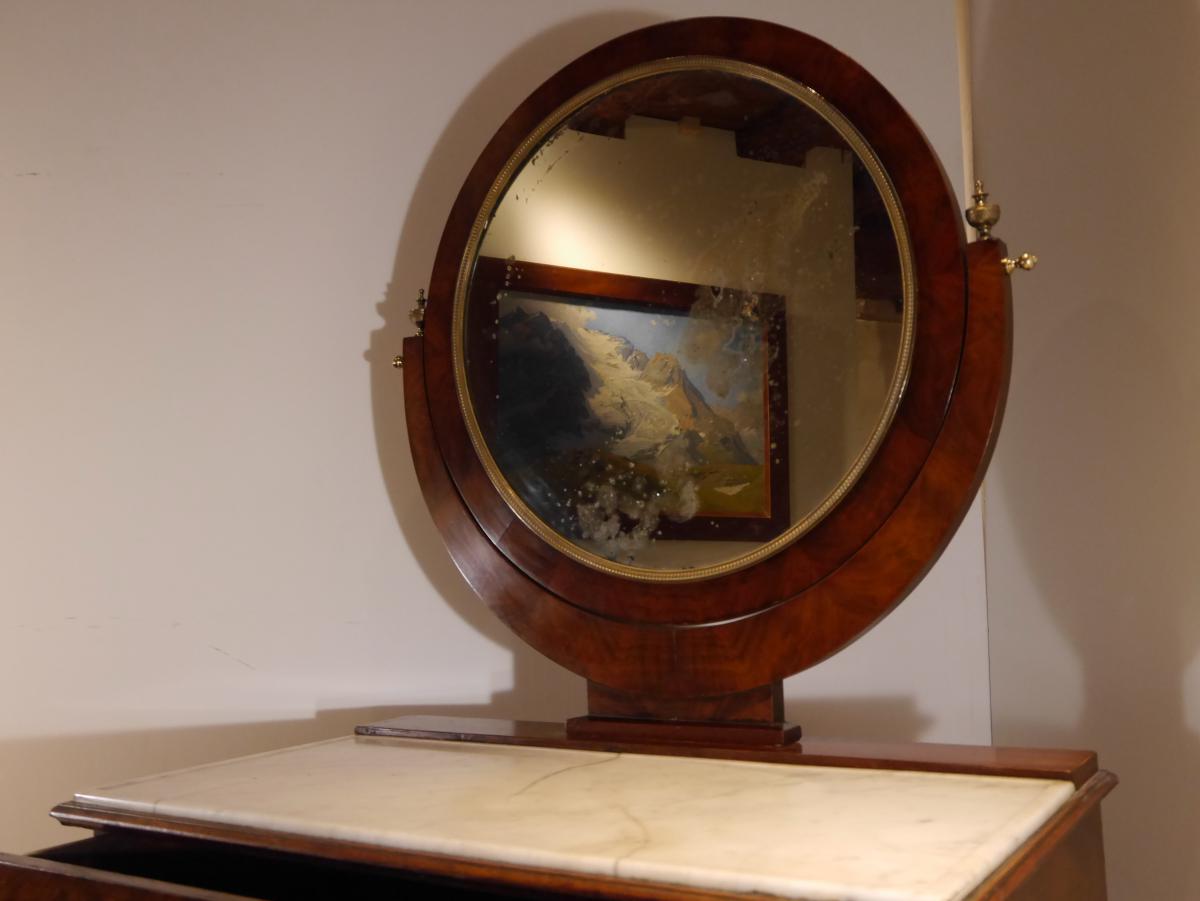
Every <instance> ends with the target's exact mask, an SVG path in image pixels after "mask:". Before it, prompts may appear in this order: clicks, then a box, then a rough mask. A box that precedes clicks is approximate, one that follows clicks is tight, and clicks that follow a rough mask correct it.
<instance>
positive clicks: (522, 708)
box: [364, 10, 931, 741]
mask: <svg viewBox="0 0 1200 901" xmlns="http://www.w3.org/2000/svg"><path fill="white" fill-rule="evenodd" d="M666 18H667V17H665V16H661V15H658V14H653V13H648V12H646V11H636V10H625V11H613V12H607V13H603V14H596V15H589V16H583V17H580V18H578V19H573V20H571V21H569V22H566V23H563V24H561V25H557V26H554V27H552V28H550V29H549V30H547V31H545V32H543V33H542V34H540V35H538V36H536V37H534V38H532V39H530V40H529V41H527V42H526V43H525V44H523V45H521V46H520V47H518V48H517V49H515V50H513V51H512V52H511V53H509V54H508V55H507V56H505V57H504V59H502V60H501V61H500V62H499V63H497V64H496V66H495V67H494V68H493V69H492V70H491V71H490V72H489V73H488V75H487V76H486V77H485V78H483V79H482V80H481V82H480V83H479V85H478V86H477V87H476V88H475V89H474V90H473V91H472V92H471V94H470V95H469V96H468V97H467V98H466V99H465V100H464V101H463V102H462V104H461V105H460V106H459V108H458V109H457V110H456V111H455V113H454V115H453V116H452V117H451V119H450V122H449V124H448V125H447V126H446V129H445V131H444V132H443V133H442V134H441V136H440V137H439V138H438V140H437V142H436V144H435V145H434V148H433V151H432V153H431V154H430V157H429V160H428V161H427V163H426V164H425V167H424V169H423V170H422V172H421V175H420V178H419V179H418V182H417V187H416V190H415V191H414V193H413V197H412V201H411V203H410V205H409V208H408V213H407V216H406V217H405V220H404V224H403V226H402V228H401V233H400V238H399V241H398V243H397V248H396V258H395V264H394V266H393V273H392V280H391V282H390V284H389V285H388V288H387V293H386V297H385V299H384V301H383V302H382V303H380V304H379V305H378V311H379V314H380V316H381V318H382V319H383V326H382V327H381V328H379V329H377V330H376V331H374V332H373V333H372V334H371V339H370V348H369V350H368V351H367V352H366V353H365V355H364V356H365V358H366V359H367V361H368V362H369V364H370V367H371V397H372V410H373V416H374V423H375V435H376V444H377V448H378V453H379V463H380V468H381V470H382V472H383V476H384V481H385V483H386V485H387V490H388V494H389V497H390V500H391V503H392V508H393V510H394V511H395V515H396V520H397V522H398V523H399V525H400V528H401V530H402V532H403V534H404V538H405V540H406V541H407V542H408V544H409V546H410V547H411V548H412V551H413V555H414V556H415V558H416V559H417V561H418V562H419V564H420V566H421V568H422V570H423V572H424V573H425V575H426V577H427V578H428V579H429V581H430V583H431V584H432V585H433V586H434V587H435V588H436V590H437V592H438V594H439V595H440V596H441V597H442V598H443V599H444V600H445V601H446V603H448V604H449V605H450V607H451V608H452V609H453V610H454V611H455V612H456V613H457V614H458V615H459V616H460V617H461V618H462V619H463V621H464V622H466V623H467V624H468V625H470V626H471V627H472V628H473V629H475V630H476V631H478V632H479V633H480V634H482V635H484V636H486V637H487V638H489V639H490V640H492V641H494V642H495V643H496V644H498V645H500V646H502V647H504V648H506V649H508V650H509V651H511V652H512V655H513V683H512V684H513V688H512V689H511V691H510V692H507V693H505V694H504V695H503V696H496V697H494V698H493V704H492V705H491V706H490V707H485V708H481V713H482V714H488V715H492V716H505V717H507V716H513V717H517V718H523V719H545V720H562V719H565V718H566V717H568V716H573V715H576V714H579V713H582V712H584V709H585V707H586V701H585V697H584V686H583V681H582V680H581V679H579V678H577V677H575V676H573V675H571V674H569V673H568V672H567V671H566V670H564V669H562V668H561V667H559V666H558V665H557V664H555V663H553V662H551V661H549V660H548V659H546V658H545V657H543V656H542V655H541V654H539V653H538V652H536V651H534V650H533V649H532V648H530V647H529V646H528V645H526V644H525V643H524V642H522V641H521V640H520V639H519V638H517V636H516V635H515V634H513V633H512V632H510V631H509V630H508V628H507V627H506V626H504V625H503V624H502V623H501V622H500V621H499V620H498V619H497V618H496V617H495V616H494V615H493V614H492V613H491V611H490V610H489V609H488V608H487V606H486V605H485V604H484V603H483V602H482V601H481V600H480V599H479V598H477V597H476V596H475V594H474V593H473V592H472V590H471V589H470V587H469V586H468V585H467V583H466V581H465V580H464V579H463V578H462V576H461V575H460V574H459V573H458V571H457V570H456V569H455V567H454V564H453V562H452V561H451V559H450V557H449V555H448V554H447V552H446V549H445V546H444V545H443V543H442V540H441V536H440V534H439V533H438V532H437V530H436V529H435V528H434V527H433V524H432V520H431V518H430V516H429V513H428V511H427V509H426V507H425V503H424V499H423V498H422V497H421V493H420V489H419V486H418V485H417V483H416V479H415V476H414V472H413V464H412V459H411V456H410V452H409V446H408V439H407V433H406V430H405V423H404V409H403V393H402V386H401V376H400V374H399V373H398V372H397V371H396V370H395V369H394V368H393V367H392V358H393V357H394V356H395V355H396V354H397V353H399V352H400V349H401V346H402V343H403V338H404V337H405V336H406V335H410V334H412V333H413V327H412V324H411V323H410V322H409V319H408V314H409V311H410V310H411V309H412V307H413V305H414V300H415V297H416V292H417V288H419V287H421V286H424V285H426V284H427V281H426V280H427V278H428V274H429V272H430V271H431V270H432V266H433V259H434V255H435V251H436V249H437V243H438V240H439V238H440V236H441V229H442V227H443V225H444V223H445V220H446V216H447V214H448V213H449V211H450V207H451V205H452V204H453V202H454V199H455V197H456V195H457V193H458V190H459V188H460V186H461V184H462V182H463V180H464V179H465V178H466V176H467V173H468V172H469V171H470V169H471V166H472V165H473V164H474V162H475V159H476V157H477V155H478V154H479V152H481V151H482V150H483V147H484V145H485V144H486V143H487V142H488V141H489V140H490V139H491V137H492V135H493V133H494V132H495V130H496V129H497V128H498V127H499V126H500V124H501V123H502V122H503V121H504V118H505V117H506V116H507V115H508V113H509V112H510V111H512V110H514V109H515V108H516V107H517V105H518V104H519V103H520V102H521V101H522V100H524V99H525V97H526V96H527V95H528V94H529V93H530V92H531V91H532V90H533V89H534V88H536V87H537V86H538V85H539V84H541V83H542V82H543V81H544V80H545V79H546V78H548V77H549V76H550V75H552V74H553V73H554V72H555V71H557V70H558V69H559V68H561V67H562V66H564V65H566V64H567V63H569V62H570V61H571V60H573V59H574V58H575V57H577V56H579V55H580V54H582V53H584V52H586V51H588V50H590V49H592V48H593V47H595V46H597V45H598V44H600V43H602V42H604V41H605V40H608V39H609V38H612V37H616V36H618V35H620V34H623V33H625V32H628V31H632V30H634V29H637V28H643V27H646V26H648V25H652V24H655V23H656V22H660V21H665V20H666ZM450 300H451V299H450V298H433V299H432V301H431V302H432V303H448V302H450ZM509 711H511V713H510V712H509ZM429 712H437V711H436V710H430V711H429ZM443 712H445V711H443ZM459 712H461V710H460V709H459ZM789 716H794V717H796V718H797V721H799V722H800V723H801V724H802V725H803V726H805V728H806V729H807V734H810V735H816V734H819V735H821V736H825V737H838V738H851V739H864V740H870V739H875V740H888V741H910V740H916V738H917V737H919V736H920V735H921V733H922V732H923V731H924V730H926V729H927V728H928V727H929V725H930V723H931V720H930V718H928V717H927V716H925V715H923V714H921V713H920V712H919V711H918V710H917V708H916V705H915V702H914V700H913V699H912V698H911V697H904V696H901V697H894V698H863V699H855V698H849V699H834V700H822V699H804V700H803V701H797V702H795V703H794V704H792V703H789Z"/></svg>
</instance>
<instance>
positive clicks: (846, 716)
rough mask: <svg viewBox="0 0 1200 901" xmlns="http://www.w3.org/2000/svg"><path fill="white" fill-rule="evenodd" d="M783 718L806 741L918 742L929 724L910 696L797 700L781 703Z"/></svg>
mask: <svg viewBox="0 0 1200 901" xmlns="http://www.w3.org/2000/svg"><path fill="white" fill-rule="evenodd" d="M784 706H785V713H784V716H785V719H787V721H788V722H789V723H793V724H795V725H797V726H799V727H800V728H801V730H802V732H803V734H804V735H806V736H808V737H809V738H815V737H820V738H840V739H847V740H852V741H881V742H907V741H919V740H920V738H921V735H922V734H924V732H925V731H926V730H927V729H928V728H929V727H930V726H932V725H933V723H934V720H933V718H932V717H930V716H928V715H927V714H924V713H922V712H921V710H920V708H919V707H918V706H917V703H916V700H915V699H914V698H913V697H911V696H910V695H890V696H885V697H876V698H855V697H842V698H808V697H805V698H797V699H795V700H787V701H785V702H784Z"/></svg>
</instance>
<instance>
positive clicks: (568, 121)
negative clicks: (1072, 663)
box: [0, 18, 1116, 901]
mask: <svg viewBox="0 0 1200 901" xmlns="http://www.w3.org/2000/svg"><path fill="white" fill-rule="evenodd" d="M959 206H960V204H959V203H958V202H957V201H956V199H955V196H954V193H953V192H952V191H951V190H950V188H949V187H948V184H947V180H946V177H945V173H944V172H943V170H942V168H941V165H940V163H939V162H938V160H937V158H936V156H935V155H934V153H933V151H932V150H931V148H930V147H929V145H928V143H927V142H926V140H925V138H924V137H923V135H922V134H921V132H920V129H919V128H918V127H917V125H916V124H915V123H914V122H913V121H912V119H911V118H910V117H909V116H908V115H907V114H906V113H905V112H904V110H903V109H902V108H901V107H900V106H899V104H898V103H897V102H896V101H895V99H894V98H892V96H891V95H890V94H889V93H888V92H887V91H886V89H885V88H884V87H883V86H882V85H880V84H879V83H878V82H877V81H876V80H875V79H874V78H872V77H871V76H870V75H869V74H868V73H867V72H866V71H865V70H863V69H862V68H861V67H860V66H859V65H858V64H857V63H855V62H854V61H853V60H850V59H848V58H847V57H845V56H844V55H842V54H841V53H839V52H838V51H837V50H835V49H833V48H832V47H829V46H828V45H826V44H824V43H822V42H820V41H818V40H816V39H814V38H811V37H809V36H807V35H803V34H800V33H798V32H795V31H792V30H790V29H787V28H783V27H781V26H778V25H772V24H768V23H763V22H757V21H752V20H748V19H728V18H707V19H691V20H684V21H678V22H671V23H667V24H663V25H656V26H652V27H650V28H646V29H642V30H639V31H636V32H633V33H631V34H628V35H625V36H623V37H620V38H617V39H615V40H613V41H610V42H609V43H607V44H605V45H604V46H602V47H599V48H597V49H596V50H593V51H591V52H589V53H587V54H585V55H583V56H582V57H580V58H579V59H577V60H576V61H575V62H573V63H571V64H570V65H568V66H567V67H566V68H564V69H563V70H561V71H560V72H558V73H557V74H555V75H554V76H553V77H551V78H550V79H549V80H548V81H547V82H546V83H545V84H543V85H542V86H541V87H539V88H538V89H537V90H536V91H535V92H534V93H533V94H532V95H531V96H530V97H529V98H528V99H527V100H526V101H525V102H524V103H523V104H522V105H521V106H520V107H518V108H517V110H516V111H514V112H513V113H512V115H511V116H510V117H509V118H508V119H507V120H506V121H505V123H504V124H503V125H502V126H501V127H500V129H499V130H498V131H497V133H496V134H495V136H494V137H493V138H492V140H491V141H490V142H489V143H488V145H487V146H486V147H485V148H484V150H483V152H482V154H481V155H480V157H479V159H478V161H477V162H476V164H475V166H474V168H473V169H472V170H471V172H470V174H469V175H468V176H467V179H466V182H465V184H464V185H463V188H462V190H461V191H460V193H459V195H458V198H457V200H456V201H455V203H454V206H453V208H452V209H451V211H450V214H449V217H448V220H447V223H446V226H445V230H444V232H443V235H442V240H441V244H440V246H439V249H438V253H437V258H436V262H435V265H434V271H433V275H432V278H431V280H430V290H429V300H428V302H426V301H425V299H424V297H423V296H422V298H421V300H420V301H419V304H418V308H417V309H416V310H415V311H414V313H415V315H414V321H415V322H416V324H417V335H416V336H415V337H412V338H408V339H406V340H405V342H404V348H403V350H404V353H403V355H402V356H398V357H397V358H396V365H397V367H398V368H402V369H403V378H404V403H405V411H406V417H407V423H408V433H409V437H410V442H411V447H412V453H413V460H414V463H415V467H416V472H417V478H418V480H419V481H420V484H421V487H422V490H423V492H424V496H425V500H426V502H427V504H428V506H429V509H430V511H431V513H432V516H433V520H434V522H435V524H436V525H437V527H438V529H439V530H440V531H441V533H442V535H443V537H444V539H445V541H446V544H447V547H448V549H449V551H450V553H451V555H452V557H453V558H454V560H455V562H456V564H457V566H458V568H459V570H460V571H461V572H462V574H463V576H464V578H465V579H466V580H467V581H468V582H469V583H470V584H471V586H472V587H473V589H474V590H475V591H476V593H477V594H478V595H479V596H480V598H481V599H482V600H483V601H484V602H485V603H487V604H488V605H489V606H490V607H491V608H492V609H493V611H494V612H495V613H496V614H497V615H498V616H499V617H500V618H501V619H502V620H503V621H504V622H505V623H506V624H507V625H508V626H509V627H511V628H512V629H513V630H514V631H515V632H516V633H517V634H519V635H520V636H521V637H522V638H523V639H524V640H525V641H527V642H529V643H530V644H531V645H533V646H534V647H535V648H537V649H538V650H539V651H541V652H542V653H544V654H546V655H547V656H549V657H550V658H552V659H553V660H555V661H557V662H558V663H560V664H561V665H563V666H564V667H566V668H567V669H569V670H571V671H573V672H575V673H578V674H579V675H581V676H583V677H584V678H585V679H586V680H587V687H588V710H587V712H586V714H583V715H580V716H578V717H576V718H574V719H571V720H569V721H568V722H567V723H565V724H539V723H510V722H501V721H488V720H475V721H459V720H451V719H447V718H437V717H408V718H401V719H399V720H393V721H388V722H384V723H376V724H368V725H364V726H362V727H360V728H359V729H358V730H357V734H356V735H354V736H347V737H345V738H341V739H334V740H332V741H329V742H319V743H316V744H314V745H306V746H301V747H298V748H289V749H283V750H280V751H276V752H269V753H266V754H261V755H256V756H253V757H249V758H241V759H239V760H234V761H225V762H221V763H216V764H212V765H209V766H205V767H196V768H193V769H190V770H185V771H180V772H177V773H168V774H164V775H160V776H152V777H148V778H146V779H142V780H136V781H134V782H130V783H125V784H122V785H117V786H109V787H106V788H102V789H96V790H90V791H84V792H80V793H79V794H77V795H76V797H75V798H74V799H73V800H72V801H69V802H67V803H64V804H62V805H60V806H59V807H57V808H55V810H54V816H56V817H57V818H59V819H60V820H62V821H63V822H64V823H68V824H71V825H77V826H85V827H89V828H93V829H95V830H96V835H95V837H94V838H92V839H88V840H85V841H82V842H76V843H73V844H70V845H65V846H61V847H58V848H53V849H48V850H47V851H44V852H42V853H41V854H38V855H34V856H32V857H27V858H15V857H0V896H4V897H63V898H83V897H114V898H151V897H176V898H213V897H230V896H242V897H263V898H268V897H270V898H275V897H279V898H290V897H344V896H357V895H365V894H367V893H368V892H372V893H374V892H381V893H382V892H390V893H393V894H394V893H397V892H399V893H402V894H404V895H405V896H408V895H416V896H422V895H424V894H429V895H433V896H443V895H445V894H446V893H447V892H450V891H453V892H456V893H459V894H477V895H481V896H482V895H490V894H508V895H516V896H521V897H535V896H536V897H603V898H677V899H685V898H697V899H698V898H733V897H750V896H753V897H763V896H768V897H769V896H776V897H790V898H806V899H813V901H816V899H834V898H837V899H857V901H881V899H893V901H900V899H946V901H949V899H962V898H976V899H977V898H1021V899H1032V898H1079V899H1099V898H1103V897H1105V888H1104V867H1103V851H1102V842H1101V831H1100V809H1099V802H1100V800H1101V799H1102V798H1103V797H1104V795H1105V794H1107V792H1108V791H1110V790H1111V788H1112V787H1113V786H1114V785H1115V782H1116V780H1115V777H1113V776H1112V775H1111V774H1109V773H1106V772H1104V771H1102V770H1100V769H1098V766H1097V760H1096V755H1095V754H1093V753H1091V752H1086V751H1060V750H1023V749H1003V748H991V747H968V746H948V745H930V744H895V745H879V744H876V745H867V744H858V743H846V742H836V741H830V740H827V739H821V738H820V737H815V736H807V735H802V729H801V726H802V724H800V725H797V724H791V723H787V722H784V721H783V713H782V711H783V703H782V702H783V696H782V680H783V678H784V677H786V676H789V675H792V674H794V673H797V672H800V671H802V670H804V669H806V668H808V667H810V666H813V665H814V664H816V663H818V662H820V661H821V660H823V659H825V658H826V657H828V656H830V655H831V654H834V653H836V652H837V651H838V650H839V649H841V648H842V647H844V646H846V645H847V644H849V643H850V642H852V641H853V640H855V639H856V638H857V637H859V636H860V635H861V634H863V633H864V632H865V631H866V630H868V629H869V628H871V626H872V625H874V624H875V623H876V622H877V621H878V620H879V619H881V618H882V617H883V616H884V615H886V614H887V613H888V612H889V611H890V610H891V609H892V608H893V607H894V606H895V605H896V604H897V603H899V602H900V601H901V600H902V599H903V598H904V597H905V596H906V595H907V594H908V593H909V592H910V591H911V589H912V588H913V586H914V585H916V584H917V582H919V581H920V579H921V578H922V576H923V575H924V573H925V572H926V571H927V570H928V569H929V567H930V566H931V565H932V564H933V562H934V561H935V560H936V559H937V558H938V556H939V555H940V553H941V551H942V549H943V548H944V547H945V546H946V544H947V542H948V541H949V539H950V537H951V535H952V534H953V533H954V531H955V529H956V528H957V526H958V524H959V522H960V521H961V519H962V517H963V515H964V514H965V512H966V510H967V508H968V506H969V504H970V503H971V500H972V499H973V497H974V495H975V493H976V491H977V489H978V487H979V484H980V481H981V480H982V478H983V474H984V471H985V469H986V466H987V462H988V459H989V457H990V454H991V450H992V446H993V444H994V442H995V439H996V434H997V430H998V428H999V424H1000V418H1001V414H1002V411H1003V407H1004V402H1005V395H1006V390H1007V384H1008V368H1009V354H1010V350H1011V347H1010V342H1011V334H1012V330H1011V300H1010V293H1009V281H1010V276H1011V274H1012V273H1013V272H1014V271H1015V270H1018V269H1029V268H1032V267H1033V265H1034V263H1035V262H1036V259H1035V258H1034V257H1032V256H1031V255H1029V254H1022V255H1020V256H1018V257H1015V258H1010V257H1009V256H1008V255H1007V252H1006V248H1005V246H1004V245H1003V243H1002V242H1000V241H998V240H997V239H996V238H995V237H994V236H993V235H992V233H991V232H992V228H993V226H994V225H995V224H996V221H997V220H998V218H999V208H998V207H997V206H996V205H995V204H991V203H989V202H988V196H987V194H986V193H985V192H984V191H983V188H982V186H981V185H977V190H976V194H975V196H974V198H973V203H972V204H971V205H970V206H969V207H968V209H967V220H968V222H969V223H970V225H971V226H972V227H973V228H975V229H976V231H977V233H978V238H977V240H975V241H973V242H971V243H967V241H966V240H965V236H964V230H963V227H962V222H961V219H960V215H961V214H960V212H959Z"/></svg>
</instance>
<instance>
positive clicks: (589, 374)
mask: <svg viewBox="0 0 1200 901" xmlns="http://www.w3.org/2000/svg"><path fill="white" fill-rule="evenodd" d="M705 290H707V289H705ZM700 306H701V305H699V304H697V305H696V307H694V308H693V310H692V311H690V312H689V311H680V310H675V309H670V308H663V307H653V306H642V305H631V304H613V303H605V302H603V300H601V299H596V298H590V299H588V300H587V301H586V302H580V301H578V300H575V299H568V298H558V297H553V296H548V295H544V294H530V293H523V292H520V291H511V290H510V291H506V292H504V294H503V295H502V296H501V298H500V299H499V304H498V308H497V323H496V325H497V332H496V335H497V355H496V360H497V368H498V373H497V376H498V378H497V392H498V397H497V405H496V409H497V411H498V417H497V420H496V435H495V441H494V443H493V448H494V451H495V454H496V460H497V463H498V464H499V465H500V467H501V468H502V469H503V470H504V471H505V472H506V473H507V475H508V477H509V479H510V480H512V481H513V482H514V483H515V484H514V487H517V488H518V491H519V492H520V494H521V495H522V497H523V498H524V499H525V500H526V502H527V503H529V505H530V507H531V508H533V510H534V512H535V513H537V514H538V515H539V516H540V517H542V518H543V519H544V520H546V521H547V522H549V523H551V524H553V525H554V527H555V528H557V529H558V530H559V531H560V532H562V533H563V534H565V535H569V536H571V537H574V538H577V539H582V540H585V541H589V542H593V543H595V544H596V545H598V546H599V547H600V548H601V549H602V550H603V552H604V553H606V555H608V556H610V557H613V558H618V557H621V556H623V555H624V554H625V553H627V552H631V551H634V550H637V549H640V548H643V547H645V546H646V545H647V544H649V543H652V542H654V541H656V540H659V539H680V538H700V537H707V538H709V539H717V540H720V539H726V540H737V539H740V538H741V537H743V533H744V529H742V528H739V526H741V525H743V524H744V523H745V521H747V520H749V521H754V520H758V521H760V522H761V521H764V520H770V519H772V512H773V511H772V510H771V500H772V498H771V495H772V492H771V484H770V483H771V478H772V467H771V466H770V465H769V458H768V454H769V453H770V451H771V444H772V434H773V429H772V422H771V415H770V413H771V407H772V403H771V392H772V390H774V391H776V392H779V391H782V390H785V388H784V386H781V385H774V386H773V385H772V384H771V382H772V379H771V372H770V370H771V367H770V366H769V365H768V362H769V357H770V355H771V346H772V343H773V342H771V341H770V340H769V338H770V335H769V328H768V326H767V325H766V324H764V321H762V320H761V319H759V318H758V317H757V316H755V317H750V318H745V317H740V316H725V315H703V314H701V315H697V309H696V308H697V307H700ZM711 306H712V305H711V304H710V305H709V306H708V307H704V308H703V309H704V310H709V309H710V308H711ZM779 319H782V317H779ZM783 409H784V410H786V405H784V406H783ZM774 512H776V513H778V511H774ZM701 523H702V524H703V525H704V529H703V530H701V529H693V528H688V526H689V524H696V525H700V524H701ZM714 525H715V526H716V528H715V529H714ZM722 525H724V526H725V527H726V528H725V531H724V532H722V531H721V530H720V526H722Z"/></svg>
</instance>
